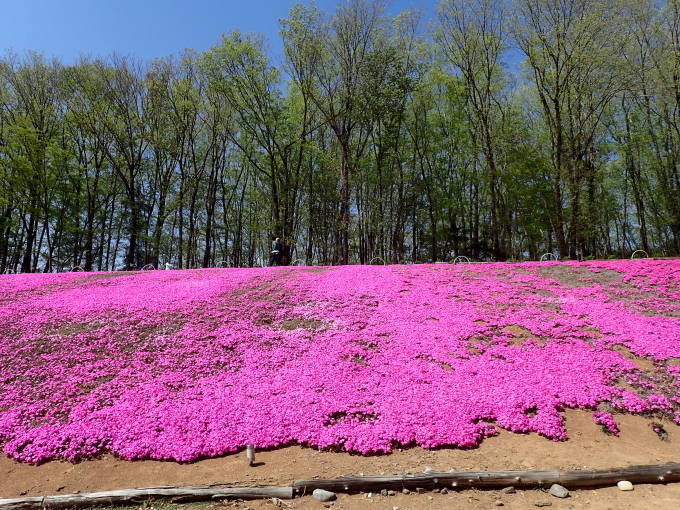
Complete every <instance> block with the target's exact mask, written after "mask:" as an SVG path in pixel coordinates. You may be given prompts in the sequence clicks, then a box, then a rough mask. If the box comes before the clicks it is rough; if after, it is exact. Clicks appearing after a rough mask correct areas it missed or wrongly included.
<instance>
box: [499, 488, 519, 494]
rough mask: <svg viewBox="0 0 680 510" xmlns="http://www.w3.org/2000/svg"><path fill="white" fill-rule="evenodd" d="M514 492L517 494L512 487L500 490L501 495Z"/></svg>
mask: <svg viewBox="0 0 680 510" xmlns="http://www.w3.org/2000/svg"><path fill="white" fill-rule="evenodd" d="M515 492H517V491H516V490H515V488H514V487H505V488H503V489H501V493H503V494H514V493H515Z"/></svg>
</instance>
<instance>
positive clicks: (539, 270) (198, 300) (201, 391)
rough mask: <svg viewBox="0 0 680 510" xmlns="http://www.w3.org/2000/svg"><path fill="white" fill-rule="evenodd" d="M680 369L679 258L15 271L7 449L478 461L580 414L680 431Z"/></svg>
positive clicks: (2, 319) (7, 347)
mask: <svg viewBox="0 0 680 510" xmlns="http://www.w3.org/2000/svg"><path fill="white" fill-rule="evenodd" d="M622 346H623V347H625V349H622ZM635 356H639V357H644V358H647V359H648V360H651V361H653V369H650V368H649V366H651V363H649V362H648V363H646V365H647V368H646V369H644V370H643V369H642V368H641V367H643V368H644V367H645V366H646V365H645V364H644V363H643V364H640V363H637V364H636V363H635V362H634V360H635ZM674 358H676V359H675V360H674ZM677 358H680V261H657V260H639V261H638V260H636V261H615V262H592V263H525V264H483V265H482V264H480V265H476V264H463V265H456V266H452V265H416V266H385V267H371V266H345V267H335V268H327V269H321V268H298V267H296V268H269V269H220V270H196V271H155V272H140V273H133V274H125V273H89V274H88V273H71V274H59V275H7V276H0V359H1V360H2V365H1V366H0V447H2V450H3V451H4V453H5V454H6V455H9V456H11V457H14V458H16V459H19V460H23V461H28V462H41V461H45V460H50V459H55V458H65V459H69V460H74V459H78V458H84V457H91V456H94V455H97V454H99V453H101V452H112V453H114V454H116V455H118V456H120V457H122V458H125V459H139V458H151V459H174V460H179V461H190V460H193V459H197V458H201V457H212V456H217V455H222V454H225V453H227V452H232V451H235V450H238V449H239V448H242V447H243V446H244V445H246V444H247V443H254V444H255V446H256V447H257V448H268V447H275V446H279V445H283V444H287V443H291V442H299V443H304V444H308V445H312V446H316V447H320V448H327V447H329V448H344V449H347V450H351V451H356V452H361V453H369V452H388V451H390V450H391V449H392V448H393V447H394V446H395V445H396V444H414V443H415V444H418V445H420V446H423V447H426V448H431V447H436V446H439V445H456V446H460V447H472V446H474V445H477V444H478V443H479V442H480V441H481V440H482V439H483V438H484V437H485V436H489V435H493V434H494V433H496V429H497V427H502V428H505V429H509V430H512V431H517V432H530V431H533V432H538V433H540V434H543V435H545V436H546V437H548V438H551V439H555V440H561V439H564V438H565V437H566V430H565V428H564V424H563V414H562V411H563V410H564V409H565V408H588V409H591V410H592V411H593V412H594V415H593V419H594V420H595V421H596V423H600V424H601V425H602V426H603V427H606V428H608V429H610V430H611V431H612V432H614V431H615V432H618V430H617V428H616V422H615V419H616V413H617V412H634V413H655V414H661V415H665V416H668V417H670V418H671V419H675V421H676V422H678V423H680V397H679V396H678V395H679V394H678V393H677V391H678V385H680V368H678V367H677V366H674V363H675V361H677ZM631 359H632V360H633V361H631ZM612 413H613V415H612Z"/></svg>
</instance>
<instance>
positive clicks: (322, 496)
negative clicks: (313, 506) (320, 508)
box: [312, 489, 337, 502]
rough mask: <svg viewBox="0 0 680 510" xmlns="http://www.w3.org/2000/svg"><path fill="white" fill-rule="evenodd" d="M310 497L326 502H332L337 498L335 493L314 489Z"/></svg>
mask: <svg viewBox="0 0 680 510" xmlns="http://www.w3.org/2000/svg"><path fill="white" fill-rule="evenodd" d="M312 497H313V498H314V499H316V500H317V501H323V502H326V501H333V500H334V499H335V498H336V497H337V496H336V495H335V492H331V491H325V490H323V489H314V492H312Z"/></svg>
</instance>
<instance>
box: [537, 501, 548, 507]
mask: <svg viewBox="0 0 680 510" xmlns="http://www.w3.org/2000/svg"><path fill="white" fill-rule="evenodd" d="M534 506H538V507H542V506H552V502H550V501H537V502H536V503H534Z"/></svg>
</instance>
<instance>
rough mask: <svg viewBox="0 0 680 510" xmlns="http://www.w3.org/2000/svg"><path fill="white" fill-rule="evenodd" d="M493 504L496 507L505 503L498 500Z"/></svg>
mask: <svg viewBox="0 0 680 510" xmlns="http://www.w3.org/2000/svg"><path fill="white" fill-rule="evenodd" d="M493 504H494V505H496V506H503V502H502V501H501V500H500V499H497V500H496V501H494V503H493Z"/></svg>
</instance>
